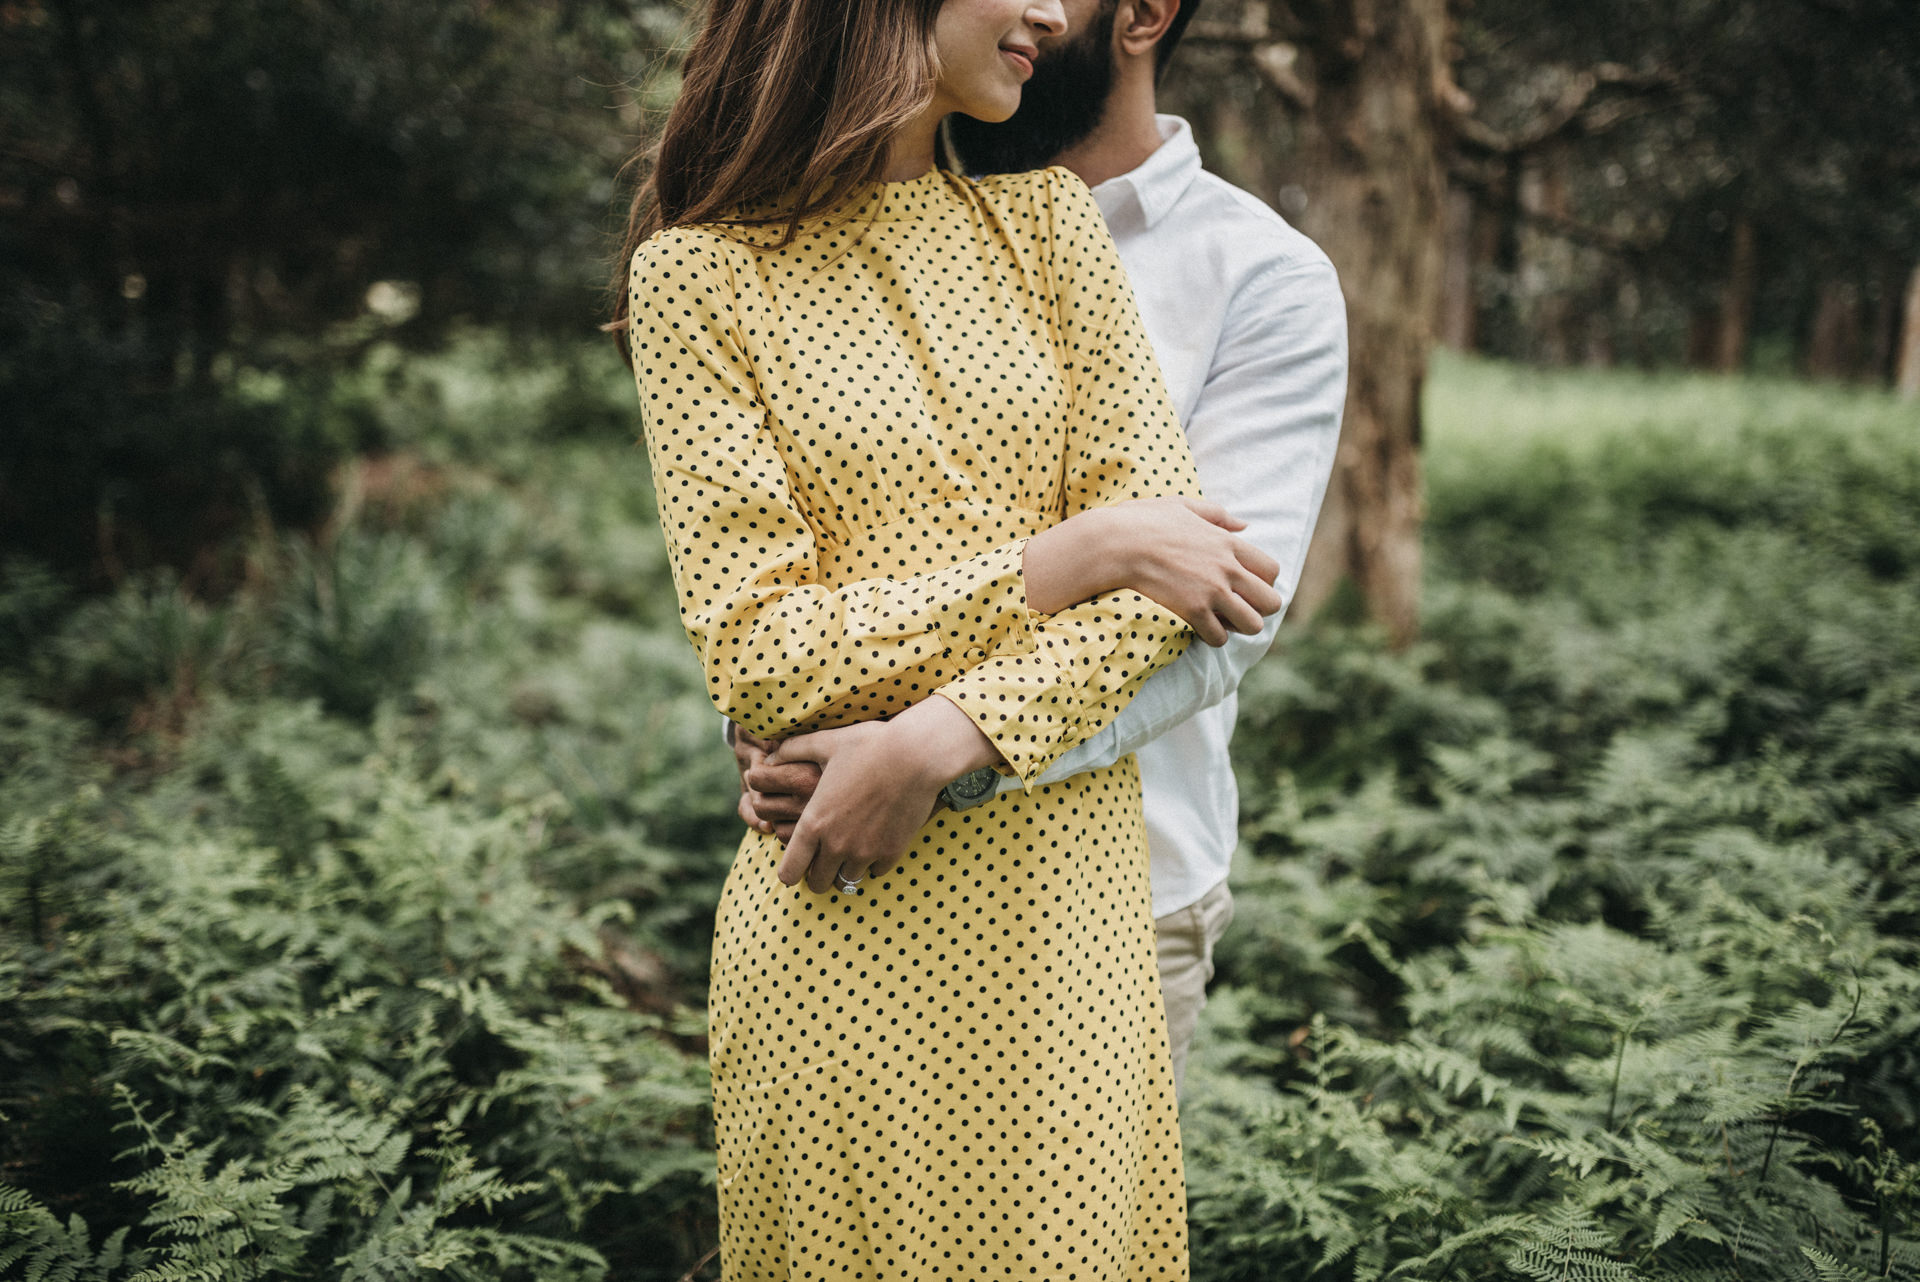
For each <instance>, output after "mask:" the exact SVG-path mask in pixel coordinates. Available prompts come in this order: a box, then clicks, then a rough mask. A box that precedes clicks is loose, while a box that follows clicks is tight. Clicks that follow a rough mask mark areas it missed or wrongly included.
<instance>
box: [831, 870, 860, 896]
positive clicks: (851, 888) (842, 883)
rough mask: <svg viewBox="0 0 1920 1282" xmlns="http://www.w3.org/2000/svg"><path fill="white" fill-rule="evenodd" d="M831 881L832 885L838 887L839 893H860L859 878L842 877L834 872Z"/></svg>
mask: <svg viewBox="0 0 1920 1282" xmlns="http://www.w3.org/2000/svg"><path fill="white" fill-rule="evenodd" d="M833 882H834V885H836V886H838V887H840V893H841V894H843V895H857V894H859V893H860V879H859V878H858V877H852V878H848V877H842V876H841V875H840V874H839V873H837V872H836V873H834V874H833Z"/></svg>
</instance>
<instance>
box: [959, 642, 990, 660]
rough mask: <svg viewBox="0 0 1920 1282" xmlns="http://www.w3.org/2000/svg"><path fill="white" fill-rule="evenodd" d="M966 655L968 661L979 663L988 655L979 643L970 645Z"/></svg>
mask: <svg viewBox="0 0 1920 1282" xmlns="http://www.w3.org/2000/svg"><path fill="white" fill-rule="evenodd" d="M964 657H965V658H966V661H967V662H968V663H979V662H980V661H981V660H983V659H985V658H986V657H987V652H986V651H985V650H982V649H981V648H980V647H979V646H977V645H970V646H968V647H967V652H966V655H965V656H964Z"/></svg>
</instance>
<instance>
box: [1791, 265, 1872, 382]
mask: <svg viewBox="0 0 1920 1282" xmlns="http://www.w3.org/2000/svg"><path fill="white" fill-rule="evenodd" d="M1804 363H1805V366H1806V372H1807V374H1808V376H1809V377H1812V378H1831V379H1848V378H1852V377H1853V373H1854V370H1855V369H1856V368H1857V367H1858V365H1859V363H1860V291H1859V290H1858V289H1856V288H1854V286H1853V284H1852V283H1851V282H1849V281H1832V280H1830V281H1823V282H1822V283H1821V285H1820V292H1819V294H1818V295H1817V297H1816V301H1815V303H1814V307H1813V324H1812V327H1811V328H1810V329H1809V330H1808V331H1807V351H1806V357H1805V362H1804Z"/></svg>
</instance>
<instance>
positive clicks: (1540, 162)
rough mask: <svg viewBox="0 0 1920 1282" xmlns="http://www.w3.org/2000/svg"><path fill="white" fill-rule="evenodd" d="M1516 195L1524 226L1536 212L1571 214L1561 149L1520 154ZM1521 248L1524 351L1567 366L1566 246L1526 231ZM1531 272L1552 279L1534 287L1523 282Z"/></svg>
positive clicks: (1569, 360) (1517, 279)
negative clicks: (1524, 315) (1521, 156)
mask: <svg viewBox="0 0 1920 1282" xmlns="http://www.w3.org/2000/svg"><path fill="white" fill-rule="evenodd" d="M1519 194H1520V208H1521V210H1522V211H1523V212H1524V213H1526V214H1528V215H1531V216H1532V217H1530V218H1529V220H1528V221H1529V225H1530V226H1531V225H1532V224H1533V223H1534V222H1535V221H1536V220H1538V219H1539V218H1540V217H1541V216H1544V217H1545V218H1547V219H1553V220H1565V219H1567V218H1568V217H1569V216H1571V214H1572V213H1573V206H1572V202H1571V201H1570V200H1569V199H1568V194H1567V156H1566V150H1565V149H1564V148H1563V147H1560V146H1557V145H1556V146H1548V147H1545V148H1542V149H1541V150H1539V151H1537V152H1534V153H1531V154H1529V155H1527V156H1526V157H1523V158H1522V161H1521V165H1520V193H1519ZM1521 252H1522V257H1521V260H1520V262H1519V264H1518V268H1519V270H1518V271H1517V272H1516V273H1515V281H1514V284H1515V288H1516V289H1518V290H1520V291H1521V295H1522V297H1523V298H1525V300H1526V315H1527V317H1528V323H1527V330H1528V340H1527V346H1526V351H1527V354H1528V355H1529V356H1530V357H1531V358H1532V359H1533V360H1534V361H1537V362H1540V363H1544V364H1547V365H1569V364H1572V362H1573V348H1574V344H1573V300H1572V299H1571V298H1569V297H1568V294H1567V288H1566V287H1567V282H1568V281H1569V279H1570V278H1571V275H1572V273H1570V272H1569V271H1568V264H1567V262H1566V261H1565V258H1566V254H1567V246H1566V245H1565V244H1564V243H1563V242H1562V241H1560V240H1559V239H1558V238H1557V237H1553V236H1546V235H1542V234H1541V233H1540V232H1538V231H1529V232H1528V234H1527V235H1526V236H1525V237H1524V243H1523V247H1522V251H1521ZM1536 275H1537V276H1538V277H1541V278H1544V279H1546V280H1548V281H1551V282H1553V283H1552V284H1550V285H1549V286H1548V287H1547V288H1546V289H1544V290H1540V289H1538V288H1537V287H1536V286H1534V285H1532V284H1531V283H1530V281H1529V278H1531V277H1535V276H1536Z"/></svg>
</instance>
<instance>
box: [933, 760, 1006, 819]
mask: <svg viewBox="0 0 1920 1282" xmlns="http://www.w3.org/2000/svg"><path fill="white" fill-rule="evenodd" d="M999 782H1000V772H999V771H998V770H995V769H994V768H993V767H992V766H981V767H980V768H979V769H978V770H969V771H967V773H965V774H963V775H961V776H960V777H959V778H958V779H955V780H954V781H953V782H952V783H950V784H948V785H947V786H946V787H944V788H942V789H941V790H940V800H942V801H944V802H946V803H947V805H948V807H949V808H951V809H954V810H967V809H970V808H971V807H973V806H977V805H979V804H980V803H981V802H983V801H986V800H988V799H990V798H991V797H992V796H993V791H994V785H995V784H997V783H999Z"/></svg>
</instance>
